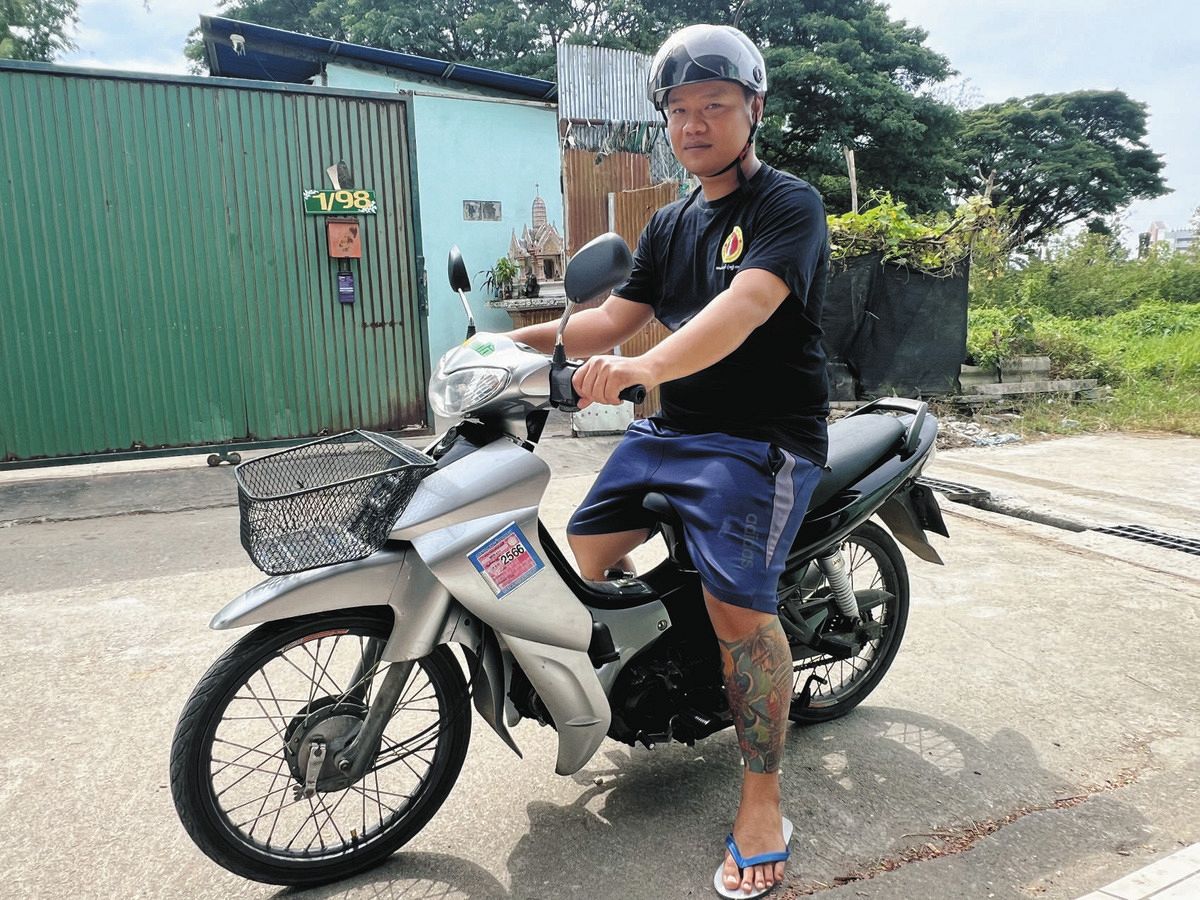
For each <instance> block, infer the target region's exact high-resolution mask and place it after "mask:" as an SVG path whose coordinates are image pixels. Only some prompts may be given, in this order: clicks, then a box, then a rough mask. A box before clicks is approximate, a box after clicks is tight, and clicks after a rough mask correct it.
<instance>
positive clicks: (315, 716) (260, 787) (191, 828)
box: [171, 609, 471, 886]
mask: <svg viewBox="0 0 1200 900" xmlns="http://www.w3.org/2000/svg"><path fill="white" fill-rule="evenodd" d="M391 627H392V615H391V612H390V611H388V610H386V609H385V610H375V609H365V610H342V611H338V612H334V613H322V614H318V615H312V616H304V617H300V618H295V619H288V620H285V621H282V622H271V623H268V624H266V625H262V626H260V627H258V628H256V629H255V630H254V631H252V632H251V633H250V634H248V635H246V636H245V637H244V638H242V639H241V640H239V641H238V642H237V643H235V644H234V645H233V646H232V647H230V648H229V649H228V650H227V651H226V652H225V653H224V654H223V655H222V656H221V658H220V659H218V660H217V661H216V662H215V663H214V664H213V665H212V667H211V668H210V669H209V670H208V672H207V673H206V674H205V676H204V678H203V679H201V681H200V683H199V684H198V685H197V686H196V689H195V690H194V691H193V692H192V696H191V697H190V698H189V700H188V702H187V705H186V707H184V711H183V715H182V716H181V717H180V720H179V725H178V727H177V729H176V732H175V740H174V742H173V744H172V746H171V791H172V794H173V795H174V798H175V808H176V810H177V811H178V813H179V818H180V820H181V821H182V822H183V826H184V828H186V829H187V832H188V834H189V835H190V836H191V838H192V840H193V841H195V842H196V845H197V846H198V847H199V848H200V849H201V850H203V851H204V853H206V854H207V855H208V856H209V857H210V858H212V859H213V860H214V861H215V862H217V863H218V864H219V865H221V866H223V867H224V868H226V869H228V870H229V871H231V872H234V873H236V874H238V875H241V876H243V877H245V878H251V879H254V880H255V881H263V882H267V883H271V884H289V885H299V886H305V885H314V884H321V883H324V882H329V881H335V880H337V879H340V878H345V877H347V876H349V875H352V874H354V873H356V872H360V871H362V870H364V869H367V868H369V867H371V866H373V865H376V864H378V863H379V862H381V861H382V860H384V859H385V858H387V857H388V856H389V855H390V854H392V853H393V852H395V851H396V850H397V849H398V848H399V847H400V846H402V845H403V844H404V843H406V842H407V841H408V840H409V839H410V838H412V837H413V836H414V835H415V834H416V833H417V832H418V831H420V830H421V828H423V827H424V825H425V823H426V822H428V821H429V819H430V818H431V817H432V816H433V814H434V813H435V812H436V811H437V810H438V808H439V807H440V806H441V805H442V802H443V801H444V800H445V799H446V797H447V795H448V794H449V793H450V788H451V787H452V786H453V784H454V782H455V780H456V779H457V778H458V773H459V771H460V770H461V769H462V764H463V759H464V757H465V756H466V753H467V744H468V742H469V740H470V734H471V718H470V708H469V703H468V697H467V689H466V684H465V683H464V681H463V676H462V670H461V668H460V667H459V665H458V663H457V662H456V661H455V659H454V657H453V655H452V654H451V653H450V651H449V650H448V649H447V648H445V647H438V648H437V649H435V650H434V651H433V653H431V654H429V655H428V656H426V657H425V658H423V659H421V660H419V661H418V663H417V664H416V665H414V666H413V667H412V670H411V671H410V672H409V673H408V678H407V682H406V683H405V685H404V687H403V689H402V690H401V692H400V695H399V698H398V700H397V701H396V703H395V706H394V707H393V709H392V711H391V717H390V719H389V721H388V723H387V726H386V727H385V729H384V732H383V737H382V740H381V741H380V746H379V749H378V753H377V755H376V756H375V758H374V760H373V762H372V763H371V765H370V767H369V769H368V771H367V773H366V774H365V775H364V776H363V777H362V778H360V779H359V780H358V781H357V782H356V783H353V784H350V785H349V786H348V787H344V788H342V789H340V790H339V789H332V788H329V789H325V788H322V786H321V785H320V784H318V785H317V789H316V793H315V794H314V795H312V796H307V797H306V796H304V791H303V787H304V780H305V773H306V769H307V766H309V765H312V758H311V755H310V753H309V752H308V750H309V748H310V747H311V745H312V743H313V740H314V739H319V740H321V741H335V740H336V741H340V742H341V743H342V744H345V743H349V741H351V740H352V739H353V738H354V736H355V735H356V734H357V733H358V729H359V728H361V726H362V722H363V720H364V719H365V718H366V715H367V712H368V710H369V708H370V706H371V702H372V699H373V692H374V691H375V690H376V689H377V688H378V687H379V686H380V685H381V684H382V683H383V681H384V678H385V677H386V675H387V672H388V669H389V666H390V665H392V664H390V663H387V662H381V661H380V660H379V656H380V653H381V650H382V648H383V646H384V644H385V643H386V641H387V637H388V634H389V633H390V631H391ZM330 762H332V760H330ZM322 780H323V781H327V783H333V784H336V780H334V781H332V782H330V780H329V779H327V778H326V777H325V774H324V771H323V770H322Z"/></svg>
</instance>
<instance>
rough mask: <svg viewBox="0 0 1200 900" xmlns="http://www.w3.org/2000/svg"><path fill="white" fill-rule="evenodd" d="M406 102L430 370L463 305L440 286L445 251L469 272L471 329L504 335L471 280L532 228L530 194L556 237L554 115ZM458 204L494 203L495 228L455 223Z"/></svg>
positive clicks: (386, 83) (422, 99) (495, 105)
mask: <svg viewBox="0 0 1200 900" xmlns="http://www.w3.org/2000/svg"><path fill="white" fill-rule="evenodd" d="M326 74H327V79H328V86H329V87H337V88H352V89H355V90H367V91H381V92H387V93H390V94H395V93H396V92H398V91H407V90H416V91H425V92H429V91H433V90H437V88H434V87H431V86H430V85H428V84H419V83H416V82H408V81H404V80H403V79H397V78H396V77H394V76H392V75H388V74H386V73H385V72H376V71H368V70H364V69H356V68H352V67H349V66H334V65H330V66H329V67H328V68H327V73H326ZM453 90H454V91H455V92H456V93H458V92H459V91H458V89H457V88H454V89H453ZM463 93H465V92H463ZM412 102H413V119H414V134H415V144H416V156H417V190H418V191H419V202H420V205H421V244H422V252H423V253H424V255H425V268H426V271H427V272H428V273H429V286H428V290H429V352H430V356H431V362H432V363H436V362H437V359H438V358H439V357H440V356H441V355H442V353H443V352H445V351H446V350H447V349H449V348H450V347H452V346H454V345H455V344H458V343H461V342H462V340H463V337H464V335H465V334H466V319H465V315H464V313H463V309H462V303H461V302H459V299H458V296H457V295H456V294H454V293H453V292H452V291H451V290H450V287H449V284H448V283H447V281H446V254H447V253H449V251H450V247H451V246H453V245H454V244H457V245H458V247H459V249H460V250H462V254H463V258H464V259H465V260H466V263H467V270H468V271H469V272H470V274H471V284H472V287H473V288H474V291H473V292H472V294H471V295H470V299H471V309H472V310H473V311H474V313H475V323H476V326H477V327H478V328H479V330H480V331H502V330H506V329H508V328H511V327H512V321H511V319H509V316H508V313H506V312H505V311H504V310H500V309H491V308H489V307H488V306H487V305H486V301H487V300H488V299H489V297H488V295H487V294H486V292H485V291H484V290H483V287H482V280H483V279H482V276H480V275H478V274H477V273H479V272H480V271H482V270H483V269H486V268H489V267H490V266H491V265H492V264H493V263H495V261H496V260H497V258H499V257H501V256H504V255H505V254H507V253H508V243H509V240H510V238H511V237H512V233H513V231H514V230H515V231H516V232H517V234H518V235H519V234H520V233H521V229H522V228H523V227H524V226H526V225H532V208H533V199H534V197H535V196H537V194H538V193H540V194H541V197H542V199H543V200H544V201H545V202H546V215H547V218H548V219H549V221H550V222H551V223H553V224H554V226H555V227H556V228H557V229H558V231H559V233H560V234H562V233H563V231H564V227H563V202H562V191H561V189H560V168H561V167H560V162H559V150H558V112H557V110H556V109H553V108H547V107H537V106H524V105H518V104H512V103H502V102H497V101H496V100H494V99H486V98H482V97H481V98H480V99H478V100H476V99H463V98H461V97H450V96H446V97H427V96H416V97H413V101H412ZM535 185H536V186H537V187H536V189H535ZM364 187H367V185H364ZM464 200H499V201H500V205H501V217H502V218H501V221H499V222H466V221H463V201H464Z"/></svg>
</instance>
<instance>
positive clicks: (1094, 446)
mask: <svg viewBox="0 0 1200 900" xmlns="http://www.w3.org/2000/svg"><path fill="white" fill-rule="evenodd" d="M611 443H612V442H611V440H609V439H594V438H593V439H587V440H572V439H570V438H563V437H559V438H551V439H549V440H548V441H547V442H546V455H547V456H548V457H549V458H551V459H552V460H553V461H554V464H555V466H556V470H557V472H558V477H557V478H556V481H555V482H554V483H553V484H552V486H551V489H550V492H549V493H548V495H547V499H546V503H545V509H546V513H547V518H548V520H549V521H550V524H551V527H552V530H553V529H558V530H561V527H562V525H563V523H564V522H565V519H566V516H567V514H568V513H569V510H570V508H571V505H572V504H573V503H574V502H576V501H577V500H578V499H579V498H580V497H581V496H582V493H583V491H584V490H586V487H587V486H588V484H589V483H590V479H591V477H592V473H593V472H594V471H595V469H596V467H597V466H598V465H599V463H600V462H601V461H602V460H603V458H604V456H605V454H606V452H607V448H608V447H609V446H611ZM1198 450H1200V442H1198V441H1196V440H1189V439H1184V438H1157V437H1137V436H1101V437H1086V438H1071V439H1064V440H1060V441H1054V442H1046V443H1040V444H1030V445H1026V446H1022V447H1006V448H996V449H990V450H960V451H953V452H948V453H943V454H942V455H941V456H940V457H939V459H938V461H937V463H936V465H935V469H934V471H933V472H932V474H934V475H935V476H937V477H940V478H944V479H947V480H954V481H959V482H965V483H969V484H975V485H977V486H985V487H988V488H989V489H990V490H992V491H993V493H994V494H995V495H996V496H1000V497H1002V498H1003V499H1004V500H1005V502H1010V503H1014V504H1016V503H1024V504H1026V505H1027V506H1029V507H1030V508H1035V509H1038V508H1042V507H1045V506H1052V507H1053V508H1055V509H1056V510H1057V511H1058V512H1059V513H1062V514H1064V515H1068V514H1069V515H1068V517H1070V518H1073V519H1075V520H1079V521H1084V520H1086V522H1085V524H1086V523H1087V522H1119V521H1125V520H1131V521H1137V522H1138V523H1140V524H1147V525H1155V526H1158V527H1159V528H1161V529H1165V530H1170V531H1173V532H1174V533H1177V534H1185V535H1189V536H1191V537H1193V538H1200V523H1198V522H1197V518H1196V510H1197V508H1200V496H1198V495H1197V490H1198V488H1197V484H1196V479H1195V471H1194V467H1195V459H1196V458H1197V451H1198ZM173 466H174V467H173V468H169V469H167V470H165V471H159V472H156V473H145V472H142V473H121V471H120V469H121V467H120V466H117V465H113V466H109V467H102V468H101V469H99V470H97V471H92V472H89V473H87V474H86V475H83V476H81V477H76V478H62V477H59V476H61V475H62V474H63V473H59V472H43V473H41V474H40V475H37V476H36V477H33V478H32V479H28V478H26V479H20V478H17V477H14V476H12V475H11V474H10V475H8V476H6V477H5V478H3V479H0V523H12V522H14V521H22V522H25V523H26V524H12V525H9V526H8V527H5V526H4V524H0V676H2V677H3V680H4V683H5V686H6V690H5V691H4V693H3V695H2V696H0V724H2V725H3V726H4V727H3V734H4V735H5V736H6V737H7V741H6V742H5V752H4V753H3V754H2V755H0V809H3V811H4V820H5V828H4V831H5V835H6V836H5V839H4V841H3V847H4V850H3V851H2V853H0V885H3V886H4V887H3V891H4V893H5V894H6V895H8V896H18V897H25V896H40V897H62V896H72V897H113V896H120V897H130V898H131V897H165V896H193V897H213V898H217V897H220V898H226V897H230V896H236V897H267V896H274V895H276V894H278V893H280V892H279V891H278V890H277V889H274V888H270V887H267V886H262V885H255V884H252V883H249V882H245V881H242V880H240V879H238V878H235V877H233V876H231V875H228V874H226V873H225V872H223V871H222V870H220V869H219V868H217V867H215V866H214V865H212V864H211V863H209V862H208V860H207V859H206V858H205V857H203V856H202V855H201V854H200V853H199V852H198V851H197V850H196V849H195V848H194V847H193V846H192V845H191V844H190V842H189V841H188V839H187V837H186V835H185V834H184V832H183V830H182V828H181V827H180V826H179V825H178V822H177V820H176V818H175V813H174V810H173V807H172V804H171V799H170V791H169V789H168V786H167V757H168V749H169V742H170V737H171V734H172V731H173V728H174V724H175V718H176V716H177V715H178V711H179V710H180V708H181V707H182V705H183V703H184V700H185V699H186V696H187V694H188V692H189V691H190V689H191V687H192V685H193V684H194V683H195V681H196V680H197V679H198V678H199V676H200V675H201V674H202V673H203V671H204V669H205V668H206V667H207V665H208V664H209V662H210V661H211V660H212V659H213V658H215V656H216V655H217V654H218V653H219V652H220V651H221V650H222V649H223V648H224V647H225V646H227V645H228V643H229V642H230V640H231V636H230V635H226V634H218V633H214V632H210V631H208V630H207V628H206V624H207V621H208V619H209V617H210V616H211V615H212V613H213V612H214V611H215V610H216V609H218V608H219V607H220V606H221V605H222V603H223V602H224V601H225V600H227V599H228V598H230V597H231V596H233V595H235V594H236V593H238V592H240V591H241V590H243V589H245V588H246V587H248V586H250V585H251V584H253V583H255V582H256V581H257V580H258V578H259V575H258V573H257V572H256V570H254V569H253V568H252V567H251V566H250V565H249V563H248V562H247V561H246V560H245V557H244V555H243V554H242V552H241V549H240V547H239V545H238V542H237V519H236V510H235V509H233V508H232V507H231V506H229V505H227V504H229V503H230V502H231V501H232V497H231V496H230V493H229V489H230V488H229V477H228V471H227V470H223V469H221V470H213V469H208V468H207V467H205V466H204V465H203V462H202V460H196V461H193V462H192V463H190V464H189V463H187V462H182V463H180V462H176V463H173ZM30 474H32V473H30ZM48 476H53V477H48ZM68 482H72V483H68ZM1162 485H1168V486H1169V489H1163V488H1162V487H1161V486H1162ZM197 506H198V507H204V508H199V509H194V508H190V507H197ZM942 506H943V508H944V509H945V511H946V513H947V522H948V524H949V526H950V531H951V539H950V540H949V541H946V540H942V539H940V538H938V539H935V541H936V544H937V546H938V549H939V550H940V552H941V553H942V554H943V556H944V557H945V560H946V563H947V564H946V566H945V567H944V568H939V567H935V566H930V565H928V564H925V563H921V562H920V561H918V560H915V559H913V558H912V557H909V567H910V571H911V574H912V576H913V608H912V613H911V617H910V623H909V630H908V635H907V637H906V640H905V644H904V647H903V649H902V651H901V653H900V655H899V657H898V658H897V661H896V663H895V666H894V667H893V670H892V672H891V673H890V674H889V676H888V678H887V679H885V681H884V682H883V684H882V685H881V687H880V688H879V689H878V690H877V691H876V692H875V693H874V694H873V695H872V697H871V698H870V699H869V700H868V701H867V702H866V703H865V704H864V705H863V706H862V707H860V708H859V709H858V710H857V711H855V713H854V714H852V715H851V716H849V717H847V718H845V719H843V720H841V721H839V722H835V723H832V724H830V725H826V726H822V727H812V728H807V729H802V730H801V729H797V730H794V731H793V732H792V733H791V734H790V736H789V738H788V757H787V762H786V771H785V775H784V793H785V798H786V800H785V807H786V812H787V814H788V815H789V816H790V817H791V818H792V819H793V821H795V822H796V824H797V829H798V837H797V839H796V842H795V845H794V847H795V855H794V859H793V863H792V865H791V866H790V868H789V880H788V885H787V890H785V891H783V892H780V894H779V895H780V896H783V897H787V896H789V895H792V896H794V895H796V894H797V893H799V892H807V891H813V890H815V891H817V892H819V893H820V894H821V895H822V896H827V897H830V898H839V900H840V898H858V897H868V898H926V897H928V898H974V897H981V898H986V897H996V898H1010V897H1011V898H1028V897H1047V898H1074V897H1077V896H1079V895H1081V894H1085V893H1087V892H1088V891H1090V890H1093V889H1094V888H1096V887H1099V886H1101V885H1105V884H1108V883H1109V882H1111V881H1113V880H1114V879H1116V878H1118V877H1120V876H1121V875H1122V874H1124V873H1126V872H1128V871H1132V870H1134V869H1136V868H1138V867H1139V866H1141V865H1143V864H1145V863H1146V862H1149V861H1151V860H1154V859H1157V858H1158V857H1161V856H1166V855H1168V854H1169V853H1171V852H1172V851H1174V850H1177V849H1178V848H1179V847H1181V846H1184V845H1187V844H1192V843H1195V842H1196V841H1198V840H1200V715H1198V713H1200V700H1198V698H1200V666H1197V660H1198V656H1200V651H1197V649H1196V648H1197V647H1200V614H1198V612H1197V600H1198V599H1200V557H1196V556H1191V555H1188V554H1184V553H1181V552H1178V551H1171V550H1165V549H1159V548H1154V547H1149V546H1145V545H1139V544H1134V543H1133V542H1130V541H1127V540H1125V539H1122V538H1116V537H1108V536H1105V535H1099V534H1095V533H1094V532H1086V531H1085V532H1079V533H1076V532H1071V531H1065V530H1062V529H1059V528H1053V527H1049V526H1046V525H1043V524H1039V523H1038V522H1035V521H1028V520H1022V519H1017V518H1012V517H1009V516H1005V515H1000V514H997V513H994V512H987V511H981V510H977V509H972V508H969V507H964V506H961V505H958V504H949V503H945V502H943V504H942ZM128 511H141V512H142V514H139V515H128V514H123V513H125V512H128ZM1135 513H1136V514H1138V515H1139V516H1140V517H1141V518H1139V519H1132V518H1131V517H1132V516H1133V515H1134V514H1135ZM45 518H48V519H51V520H54V521H45V522H43V523H42V524H28V523H29V522H30V520H38V519H45ZM1168 526H1169V527H1168ZM515 737H516V739H517V741H518V742H519V743H520V744H521V746H522V749H523V750H524V751H525V758H524V760H518V759H517V758H516V757H514V756H513V755H512V754H511V752H510V751H509V750H508V749H507V748H505V747H504V746H503V745H502V744H501V743H500V742H499V741H498V740H497V739H496V738H495V737H494V736H493V735H492V734H491V732H490V730H488V729H487V728H486V726H484V725H482V723H481V722H479V721H478V720H476V727H475V730H474V734H473V738H472V746H471V750H470V753H469V755H468V758H467V763H466V766H465V769H464V774H463V777H462V779H461V781H460V782H459V784H458V785H457V786H456V787H455V790H454V792H453V794H452V795H451V797H450V799H449V800H448V801H447V803H446V805H445V806H444V807H443V808H442V810H441V811H440V812H439V813H438V815H437V816H436V817H435V818H434V819H433V821H432V822H431V823H430V825H429V826H428V827H427V829H426V830H425V831H424V832H422V833H421V834H420V835H419V836H418V837H417V838H416V839H414V840H413V841H412V842H411V843H410V844H409V845H408V846H407V847H406V848H404V849H403V850H402V851H401V852H399V853H398V854H396V855H395V856H394V857H392V859H391V860H390V861H389V862H388V863H387V864H385V865H384V866H383V867H381V868H379V869H377V870H375V871H373V872H371V873H368V874H366V875H363V876H360V877H358V878H356V879H353V880H351V881H348V882H346V883H343V884H340V885H337V886H333V887H329V888H324V889H319V890H315V891H312V892H311V895H312V896H314V897H347V898H352V897H353V898H357V897H372V898H374V897H387V898H399V897H403V898H406V900H407V898H443V897H470V898H483V897H488V898H492V897H495V898H521V900H524V898H549V897H587V898H610V897H611V898H628V897H639V898H640V897H655V898H658V897H663V898H676V897H678V898H683V897H707V896H711V889H710V888H709V887H708V885H709V882H710V879H711V870H712V869H713V868H714V867H715V865H716V863H717V860H718V859H719V855H720V850H719V848H720V842H721V839H722V837H723V836H724V834H725V832H726V830H727V829H728V825H729V820H730V816H731V814H732V811H733V805H734V802H735V799H736V792H735V787H734V785H735V781H734V778H735V776H736V774H737V752H736V745H735V743H734V741H733V739H732V736H731V735H728V734H723V735H717V736H714V737H713V738H710V739H708V740H707V741H705V742H702V743H701V744H699V745H697V746H696V747H695V748H687V747H683V746H672V747H668V748H660V749H658V750H656V751H654V752H650V751H646V750H643V749H637V750H633V749H630V748H628V747H625V746H623V745H619V744H614V743H607V744H605V745H604V746H603V747H602V748H601V751H600V753H599V754H598V755H597V757H596V758H595V759H594V760H593V761H592V762H591V763H590V764H589V765H588V766H587V767H586V768H585V769H584V770H583V771H582V772H580V773H578V774H577V775H576V776H574V777H572V778H560V777H557V776H555V775H554V774H553V759H554V736H553V734H552V733H551V732H550V731H549V730H547V729H541V728H539V727H538V726H537V725H536V724H530V723H523V724H522V725H520V726H519V727H518V728H517V729H516V730H515ZM954 851H963V852H954ZM856 875H858V876H867V875H873V876H874V877H870V878H861V879H858V880H854V881H851V882H849V883H846V884H844V885H842V886H837V885H838V883H839V879H845V878H848V877H853V876H856Z"/></svg>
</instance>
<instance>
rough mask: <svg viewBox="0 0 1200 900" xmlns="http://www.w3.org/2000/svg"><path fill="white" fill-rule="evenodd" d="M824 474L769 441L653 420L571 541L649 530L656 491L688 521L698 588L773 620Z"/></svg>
mask: <svg viewBox="0 0 1200 900" xmlns="http://www.w3.org/2000/svg"><path fill="white" fill-rule="evenodd" d="M820 480H821V469H820V468H819V467H818V466H816V465H815V464H813V463H812V462H810V461H808V460H806V459H804V458H803V457H797V456H795V455H794V454H792V453H789V452H788V451H786V450H783V449H781V448H780V447H778V446H776V445H774V444H770V443H768V442H766V441H756V440H751V439H749V438H742V437H734V436H732V435H728V434H720V433H712V434H682V433H680V432H678V431H673V430H671V429H670V428H666V427H664V426H662V425H660V424H658V423H657V422H655V421H653V420H650V419H639V420H638V421H636V422H634V423H633V424H632V425H630V426H629V429H628V430H627V431H626V432H625V437H624V439H623V440H622V441H621V443H620V444H619V445H618V446H617V449H616V450H615V451H614V452H613V454H612V456H610V457H609V459H608V462H606V463H605V464H604V468H603V469H602V470H601V471H600V475H599V476H598V477H597V478H596V483H595V484H594V485H592V489H591V490H590V491H589V492H588V495H587V497H586V498H584V501H583V503H582V505H580V507H579V509H577V510H575V514H574V515H573V516H572V517H571V521H570V522H569V523H568V525H567V532H568V533H569V534H611V533H613V532H617V531H634V530H636V529H640V528H652V527H653V526H654V524H655V519H654V516H653V515H651V514H650V513H649V512H647V511H646V510H644V509H643V508H642V500H643V498H644V497H645V496H646V494H648V493H651V492H653V491H657V492H658V493H660V494H663V495H665V496H666V497H667V499H668V500H670V501H671V506H672V507H674V509H675V511H676V512H677V513H678V514H679V517H680V518H681V519H682V520H683V528H684V535H685V538H684V539H685V540H686V541H687V548H688V552H689V553H690V554H691V557H692V560H693V562H694V563H695V564H696V569H697V570H698V571H699V573H700V581H701V583H702V584H703V585H704V587H705V589H706V590H707V591H708V592H709V593H710V594H712V595H713V596H714V597H716V598H717V599H718V600H721V601H722V602H724V603H730V604H732V605H734V606H741V607H744V608H747V609H754V610H758V611H759V612H765V613H774V612H776V610H777V607H778V599H777V597H776V591H777V590H778V586H779V576H780V575H781V574H782V573H783V567H784V565H785V564H786V562H787V556H788V551H789V550H790V549H791V546H792V543H793V542H794V541H795V540H796V533H797V532H798V531H799V530H800V523H801V521H803V519H804V513H805V511H806V510H807V509H808V501H809V499H810V498H811V497H812V492H813V490H814V489H815V488H816V486H817V483H818V482H819V481H820Z"/></svg>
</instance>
